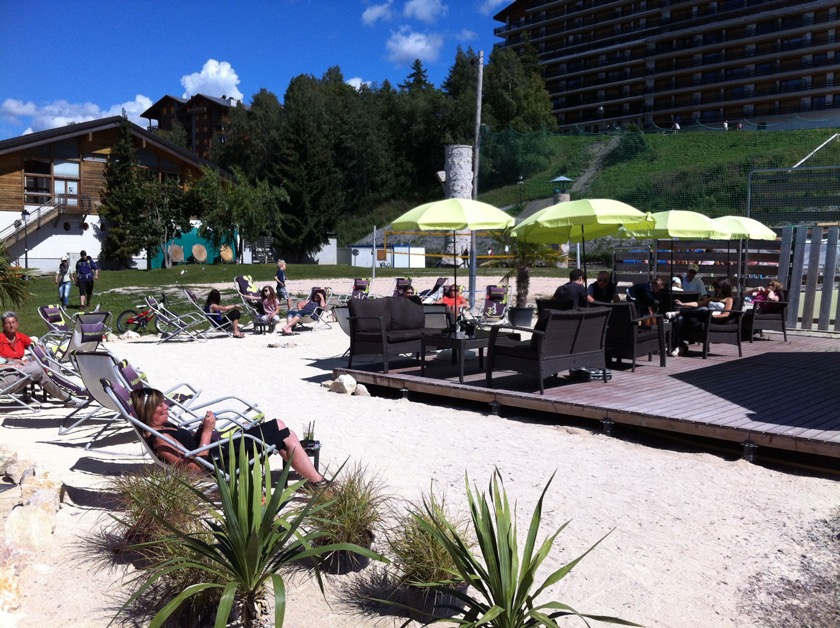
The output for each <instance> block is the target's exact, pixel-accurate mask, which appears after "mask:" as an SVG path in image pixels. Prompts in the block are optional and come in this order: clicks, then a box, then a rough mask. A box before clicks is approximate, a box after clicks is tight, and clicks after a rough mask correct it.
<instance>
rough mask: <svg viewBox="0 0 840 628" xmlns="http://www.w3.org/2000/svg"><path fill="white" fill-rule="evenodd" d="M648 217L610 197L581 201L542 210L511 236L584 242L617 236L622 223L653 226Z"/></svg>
mask: <svg viewBox="0 0 840 628" xmlns="http://www.w3.org/2000/svg"><path fill="white" fill-rule="evenodd" d="M649 216H650V214H646V213H645V212H642V211H640V210H638V209H636V208H635V207H632V206H631V205H628V204H627V203H622V202H621V201H616V200H613V199H609V198H592V199H580V200H577V201H566V202H564V203H557V204H556V205H551V206H550V207H546V208H545V209H541V210H540V211H538V212H536V213H535V214H532V215H531V216H529V217H528V218H526V219H525V220H523V221H522V222H521V223H519V224H518V225H517V226H516V227H515V228H514V229H513V231H512V234H513V235H514V236H515V237H517V238H522V239H524V240H526V241H528V242H535V243H540V244H560V243H563V242H583V241H585V240H594V239H595V238H601V237H604V236H608V235H612V234H614V233H617V232H618V230H619V229H620V228H621V225H624V224H629V223H633V224H634V225H640V226H642V225H648V226H651V227H652V226H653V224H654V223H653V219H652V218H650V217H649Z"/></svg>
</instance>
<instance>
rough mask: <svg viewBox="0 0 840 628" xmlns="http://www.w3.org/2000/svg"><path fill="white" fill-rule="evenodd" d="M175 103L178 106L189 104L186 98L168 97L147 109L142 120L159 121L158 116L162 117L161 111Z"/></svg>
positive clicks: (141, 115) (142, 115) (142, 114)
mask: <svg viewBox="0 0 840 628" xmlns="http://www.w3.org/2000/svg"><path fill="white" fill-rule="evenodd" d="M172 101H175V103H177V105H178V106H181V105H183V104H184V103H185V102H187V99H186V98H178V97H177V96H169V95H166V96H164V97H163V98H161V99H160V100H158V101H157V102H156V103H155V104H153V105H152V106H151V107H149V108H148V109H146V111H144V112H143V113H141V114H140V117H141V118H148V119H149V120H157V117H158V115H160V110H161V108H163V106H164V105H168V104H169V103H170V102H172Z"/></svg>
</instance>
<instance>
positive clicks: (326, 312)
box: [296, 286, 337, 331]
mask: <svg viewBox="0 0 840 628" xmlns="http://www.w3.org/2000/svg"><path fill="white" fill-rule="evenodd" d="M316 292H320V293H321V294H322V295H323V296H324V303H326V304H327V305H326V307H317V308H315V311H314V312H312V313H311V314H309V315H306V316H302V317H301V318H300V320H299V321H298V322H297V325H301V327H303V328H304V329H311V330H312V331H317V330H319V329H332V324H331V322H330V319H333V320H337V319H336V318H335V314H333V312H332V308H331V307H330V304H329V303H330V296H331V295H332V288H321V287H320V286H313V287H312V289H311V290H310V291H309V296H308V297H307V298H306V300H307V301H311V300H312V299H313V298H314V297H315V293H316ZM303 323H312V327H304V326H303ZM297 325H296V326H297Z"/></svg>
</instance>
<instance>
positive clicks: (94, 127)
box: [0, 116, 215, 168]
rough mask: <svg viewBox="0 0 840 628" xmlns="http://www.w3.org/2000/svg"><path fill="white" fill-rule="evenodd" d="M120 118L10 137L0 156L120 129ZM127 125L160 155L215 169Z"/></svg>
mask: <svg viewBox="0 0 840 628" xmlns="http://www.w3.org/2000/svg"><path fill="white" fill-rule="evenodd" d="M122 119H123V118H122V116H112V117H110V118H100V119H98V120H90V121H88V122H78V123H76V124H68V125H67V126H62V127H58V128H56V129H49V130H47V131H39V132H37V133H29V134H28V135H21V136H19V137H13V138H11V139H8V140H3V141H1V142H0V155H6V154H9V153H14V152H17V151H20V150H25V149H27V148H34V147H36V146H42V145H44V144H52V143H53V142H58V141H61V140H66V139H72V138H74V137H78V136H80V135H86V134H88V133H97V132H99V131H106V130H108V129H113V128H119V126H120V122H121V121H122ZM128 124H129V126H130V127H131V133H132V135H134V136H136V137H140V138H142V139H143V140H144V141H145V142H148V143H149V144H151V145H152V146H154V147H156V148H158V149H159V150H161V151H162V152H164V153H168V154H169V155H170V156H172V157H174V158H176V159H178V160H180V161H185V162H188V163H190V164H192V165H194V166H195V167H196V168H200V167H201V166H211V167H215V166H213V164H212V163H210V162H209V161H207V160H206V159H202V158H201V157H199V156H198V155H195V154H193V153H191V152H190V151H188V150H187V149H185V148H181V147H180V146H176V145H175V144H173V143H172V142H170V141H168V140H165V139H163V138H162V137H160V136H158V135H155V134H154V133H152V132H151V131H147V130H146V129H144V128H143V127H141V126H138V125H136V124H134V123H133V122H129V123H128Z"/></svg>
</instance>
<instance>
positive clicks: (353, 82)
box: [344, 76, 373, 91]
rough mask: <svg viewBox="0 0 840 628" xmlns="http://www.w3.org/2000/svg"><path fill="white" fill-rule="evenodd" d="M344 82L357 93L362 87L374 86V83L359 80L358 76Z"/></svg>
mask: <svg viewBox="0 0 840 628" xmlns="http://www.w3.org/2000/svg"><path fill="white" fill-rule="evenodd" d="M344 82H345V83H346V84H347V85H349V86H350V87H352V88H353V89H355V90H356V91H359V89H360V88H361V87H362V85H365V86H367V87H370V86H371V85H373V82H371V81H365V80H363V79H361V78H359V77H358V76H354V77H353V78H351V79H347V80H346V81H344Z"/></svg>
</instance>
